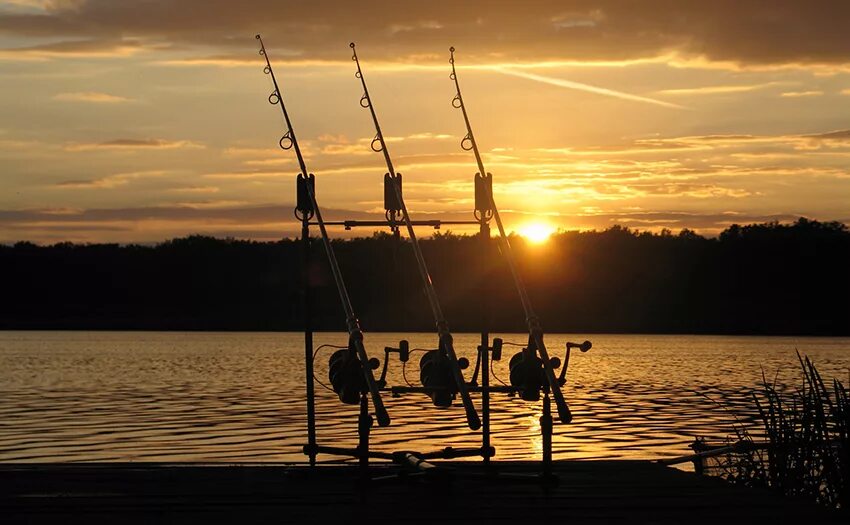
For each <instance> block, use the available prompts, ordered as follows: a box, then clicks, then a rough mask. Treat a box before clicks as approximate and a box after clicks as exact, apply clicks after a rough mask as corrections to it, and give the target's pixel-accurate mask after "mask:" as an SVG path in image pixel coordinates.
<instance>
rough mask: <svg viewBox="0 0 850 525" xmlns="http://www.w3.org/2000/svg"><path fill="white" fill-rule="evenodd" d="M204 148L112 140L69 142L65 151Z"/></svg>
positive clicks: (158, 141)
mask: <svg viewBox="0 0 850 525" xmlns="http://www.w3.org/2000/svg"><path fill="white" fill-rule="evenodd" d="M204 147H205V146H204V145H203V144H199V143H197V142H192V141H189V140H162V139H114V140H107V141H104V142H70V143H68V144H66V145H65V150H66V151H93V150H121V151H134V150H169V149H203V148H204Z"/></svg>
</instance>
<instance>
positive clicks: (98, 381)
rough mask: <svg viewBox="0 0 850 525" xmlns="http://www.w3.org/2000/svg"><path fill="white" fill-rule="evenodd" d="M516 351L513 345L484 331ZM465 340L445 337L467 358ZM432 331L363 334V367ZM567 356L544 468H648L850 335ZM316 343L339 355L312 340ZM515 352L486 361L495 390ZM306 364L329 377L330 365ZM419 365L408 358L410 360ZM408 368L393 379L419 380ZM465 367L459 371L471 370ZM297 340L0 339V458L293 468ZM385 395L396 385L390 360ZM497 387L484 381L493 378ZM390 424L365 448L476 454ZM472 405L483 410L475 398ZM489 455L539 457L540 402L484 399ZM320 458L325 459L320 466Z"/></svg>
mask: <svg viewBox="0 0 850 525" xmlns="http://www.w3.org/2000/svg"><path fill="white" fill-rule="evenodd" d="M494 335H497V336H501V337H503V338H504V339H505V340H506V341H515V342H522V341H523V340H524V336H523V335H520V334H494ZM478 337H479V336H478V335H477V334H455V342H456V347H457V350H458V353H459V354H460V355H465V356H468V357H470V359H471V361H473V362H474V359H473V357H474V351H475V350H474V349H475V347H476V345H477V344H478ZM402 338H404V339H408V340H409V341H410V343H411V348H414V347H421V348H433V347H434V345H435V343H436V337H435V336H434V335H433V334H389V333H369V334H366V339H365V341H366V347H367V350H368V351H369V353H370V355H372V356H375V357H380V358H383V355H382V354H383V348H384V346H387V345H391V346H396V345H397V343H398V341H399V339H402ZM586 338H587V339H590V340H591V341H593V345H594V346H593V349H592V350H591V351H590V352H588V353H586V354H581V353H579V352H577V351H574V352H573V355H572V357H571V363H570V369H569V374H568V381H567V386H566V387H565V389H564V392H565V396H566V399H567V401H568V402H569V403H570V406H571V408H572V410H573V414H574V418H573V423H571V424H569V425H561V424H556V426H555V436H554V449H555V457H556V458H558V459H567V458H581V459H591V458H641V459H656V458H661V457H668V456H676V455H682V454H686V453H688V452H689V449H688V448H687V445H688V444H689V443H690V442H691V441H692V440H693V438H694V436H706V437H709V438H715V439H719V438H723V437H725V436H727V435H730V434H731V433H732V432H733V424H735V423H736V421H737V422H738V424H742V425H745V426H752V425H753V422H752V415H753V407H752V401H751V392H752V391H753V389H754V388H757V387H758V384H759V382H760V381H761V377H762V370H764V372H765V374H766V375H767V377H768V378H769V379H770V380H771V381H773V379H774V377H776V378H777V381H778V383H779V384H780V385H785V386H787V387H791V386H793V385H794V384H796V383H797V381H798V378H799V374H798V370H799V365H798V364H797V361H796V359H797V357H796V354H795V349H798V350H799V351H800V352H801V353H805V354H807V355H808V356H809V357H811V358H812V359H813V360H814V361H815V363H816V364H817V366H818V368H819V369H820V370H821V373H822V374H823V375H824V377H838V378H840V379H841V380H843V381H845V384H846V382H847V379H848V376H850V338H786V337H714V336H647V335H602V334H597V335H589V336H585V335H567V334H548V335H547V336H546V341H547V346H548V347H549V349H550V353H552V354H553V355H558V356H559V357H561V358H563V354H564V344H565V342H566V341H568V340H571V341H582V340H584V339H586ZM315 342H316V345H319V344H325V343H329V344H337V345H342V344H345V343H346V336H345V334H339V333H327V334H317V335H316V337H315ZM516 350H518V349H517V348H514V347H510V346H505V349H504V358H503V360H502V361H500V362H497V363H495V372H496V375H497V376H498V377H500V378H502V379H504V380H507V377H508V370H507V362H508V360H509V358H510V356H511V355H512V354H513V353H514V352H515V351H516ZM331 351H332V350H322V351H320V352H319V356H318V358H317V360H316V373H317V376H318V377H319V379H320V380H323V381H325V382H327V381H326V379H327V358H328V357H329V356H330V353H331ZM417 357H418V356H417ZM417 363H418V358H416V357H413V358H411V361H410V363H409V366H408V367H407V370H406V375H407V379H409V380H410V381H411V382H418V377H419V376H418V368H417V366H416V364H417ZM470 372H471V371H470V370H467V375H468V374H469V373H470ZM303 375H304V363H303V339H302V335H301V334H299V333H177V332H0V400H1V401H2V402H0V461H2V462H12V461H14V462H43V461H223V462H241V461H251V462H257V461H275V462H277V461H303V460H304V456H303V455H302V454H301V445H302V444H303V443H304V442H305V440H306V438H305V435H306V430H305V427H306V418H305V415H304V414H305V401H304V393H303ZM389 378H390V381H389V382H390V384H394V385H401V384H404V383H403V381H404V380H403V377H402V370H401V367H400V364H399V362H398V360H397V357H396V358H393V361H392V362H391V368H390V374H389ZM493 383H494V384H497V381H496V380H493ZM316 393H317V404H318V418H319V422H318V435H319V442H320V444H325V445H336V446H354V445H355V444H356V441H357V436H356V433H357V426H356V421H357V407H352V406H347V405H342V404H341V403H339V401H338V400H337V398H336V396H335V395H334V394H333V393H331V392H328V391H326V390H324V389H323V388H322V387H321V386H319V385H317V389H316ZM385 401H386V405H387V409H388V410H389V412H390V415H391V416H392V417H393V425H392V426H391V427H388V428H378V427H375V428H374V429H373V432H372V438H373V439H372V443H373V446H374V448H375V449H378V450H385V451H393V450H420V451H427V450H433V449H436V448H442V447H444V446H447V445H452V446H455V447H460V446H478V445H479V444H480V432H472V431H470V430H469V429H468V428H467V427H466V425H465V419H464V415H463V410H462V408H461V407H460V405H459V403H458V404H456V406H453V407H451V408H448V409H437V408H434V407H433V406H432V405H431V404H430V400H429V399H428V398H427V397H425V396H423V395H415V394H411V395H407V396H404V397H401V398H397V399H393V398H390V397H389V396H386V398H385ZM474 402H475V404H476V406H478V407H479V408H480V398H479V397H477V396H474ZM491 405H492V408H493V415H492V418H493V424H492V426H493V433H494V434H493V445H494V446H495V447H496V450H497V456H496V458H497V459H537V458H538V457H539V453H540V436H539V423H538V418H539V416H540V413H541V404H540V403H539V402H537V403H529V402H524V401H521V400H519V399H518V398H515V399H510V398H508V397H507V396H506V395H502V394H494V395H493V398H492V401H491ZM320 459H333V458H330V457H328V456H320Z"/></svg>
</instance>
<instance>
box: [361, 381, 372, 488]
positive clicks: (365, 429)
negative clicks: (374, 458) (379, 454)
mask: <svg viewBox="0 0 850 525" xmlns="http://www.w3.org/2000/svg"><path fill="white" fill-rule="evenodd" d="M370 430H372V416H370V415H369V397H368V396H367V395H366V392H363V393H362V394H360V415H359V416H358V417H357V435H358V437H359V441H358V444H357V452H358V455H359V457H360V473H361V475H362V477H363V479H364V480H368V479H369V431H370Z"/></svg>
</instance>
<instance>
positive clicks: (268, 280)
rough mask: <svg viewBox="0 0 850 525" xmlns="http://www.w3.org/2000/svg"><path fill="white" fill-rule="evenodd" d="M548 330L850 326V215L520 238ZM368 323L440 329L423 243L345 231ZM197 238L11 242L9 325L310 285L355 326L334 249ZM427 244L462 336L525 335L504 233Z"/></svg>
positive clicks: (108, 318)
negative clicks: (500, 246) (331, 263)
mask: <svg viewBox="0 0 850 525" xmlns="http://www.w3.org/2000/svg"><path fill="white" fill-rule="evenodd" d="M511 241H512V244H513V246H514V249H515V251H516V255H517V258H518V261H519V266H520V272H521V274H522V276H523V278H524V280H525V282H526V284H527V286H528V289H529V293H530V296H531V299H532V301H533V303H534V305H535V309H536V310H537V313H538V315H539V316H540V318H541V322H542V324H543V326H544V328H545V329H546V330H547V331H549V332H556V331H557V332H582V333H587V332H628V333H714V334H726V333H728V334H777V335H778V334H816V335H850V231H848V228H847V226H846V225H845V224H842V223H839V222H818V221H814V220H807V219H804V218H801V219H799V220H798V221H797V222H795V223H794V224H790V225H783V224H778V223H765V224H752V225H747V226H739V225H733V226H731V227H729V228H728V229H726V230H725V231H723V232H722V233H721V234H720V235H719V236H718V237H717V238H705V237H702V236H700V235H697V234H695V233H694V232H692V231H689V230H682V231H681V232H680V233H678V234H673V233H672V232H670V231H667V230H665V231H662V232H660V233H648V232H638V231H634V230H630V229H628V228H624V227H621V226H614V227H612V228H610V229H607V230H604V231H584V232H561V233H558V234H555V235H553V237H552V238H551V239H550V240H549V241H548V242H547V243H545V244H543V245H539V246H538V245H532V244H530V243H528V242H526V241H525V240H524V239H523V238H521V237H512V239H511ZM333 246H334V249H335V250H336V253H337V257H338V259H339V262H340V266H341V268H342V271H343V274H344V276H345V279H346V283H347V284H348V288H349V293H350V296H351V299H352V303H353V305H354V309H355V311H356V312H357V314H358V315H359V317H360V320H361V323H362V325H363V327H364V329H365V330H381V331H389V330H393V331H419V330H431V329H433V322H432V320H431V315H430V310H429V309H428V305H427V302H426V299H425V296H424V294H423V292H422V287H421V283H420V278H419V275H418V273H417V270H416V268H415V265H414V261H413V254H412V251H411V249H410V245H409V244H408V243H407V242H406V241H404V240H402V241H401V242H396V241H395V239H393V238H392V236H390V235H388V234H375V235H373V236H372V237H366V238H357V239H352V240H334V241H333ZM302 248H303V247H302V244H301V242H300V241H297V240H291V239H283V240H280V241H277V242H256V241H243V240H234V239H215V238H211V237H202V236H190V237H186V238H181V239H174V240H171V241H167V242H164V243H161V244H158V245H155V246H143V245H133V244H131V245H117V244H85V245H82V244H71V243H59V244H54V245H51V246H37V245H35V244H32V243H27V242H20V243H17V244H15V245H12V246H8V245H6V246H0V279H2V297H3V300H2V301H0V328H3V329H120V330H126V329H146V330H147V329H156V330H299V329H301V328H302V323H303V314H304V308H303V295H302V293H303V286H302V283H303V282H304V280H305V279H308V280H309V281H310V283H311V285H312V286H311V290H312V292H311V297H312V302H313V305H314V307H313V322H314V325H315V327H316V329H320V330H343V329H344V326H345V325H344V319H343V318H342V309H341V308H340V306H339V299H338V296H337V292H336V289H335V287H334V283H333V280H332V279H331V278H330V275H329V273H328V271H327V266H326V263H325V254H324V252H323V249H322V247H321V243H319V242H316V241H314V242H312V245H311V254H310V255H311V264H310V266H309V269H308V271H306V272H305V271H303V266H302ZM422 248H423V251H424V253H425V257H426V259H427V262H428V265H429V268H430V270H431V273H432V276H433V279H434V283H435V286H436V288H437V292H438V293H439V295H440V298H441V302H442V304H443V308H444V310H445V314H446V317H447V319H448V320H449V323H450V324H451V327H452V329H453V330H455V331H477V330H479V329H480V328H481V326H482V324H486V325H487V326H489V327H490V328H491V329H492V330H494V331H502V332H506V331H523V329H524V326H525V324H524V319H523V313H522V309H521V307H520V304H519V301H518V298H517V295H516V291H515V289H514V287H513V282H512V281H511V277H510V274H509V272H508V269H507V266H506V264H505V263H504V261H503V259H502V258H501V256H500V255H499V253H498V250H497V247H496V242H495V239H494V240H492V241H491V242H490V243H484V242H482V240H481V239H480V238H478V237H475V236H460V235H455V234H452V233H438V234H437V235H435V236H434V237H432V238H430V239H423V241H422Z"/></svg>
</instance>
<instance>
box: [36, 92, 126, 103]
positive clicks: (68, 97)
mask: <svg viewBox="0 0 850 525" xmlns="http://www.w3.org/2000/svg"><path fill="white" fill-rule="evenodd" d="M53 100H59V101H62V102H91V103H95V104H119V103H122V102H132V101H133V99H131V98H126V97H120V96H118V95H110V94H108V93H99V92H96V91H82V92H76V93H59V94H56V95H54V96H53Z"/></svg>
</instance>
